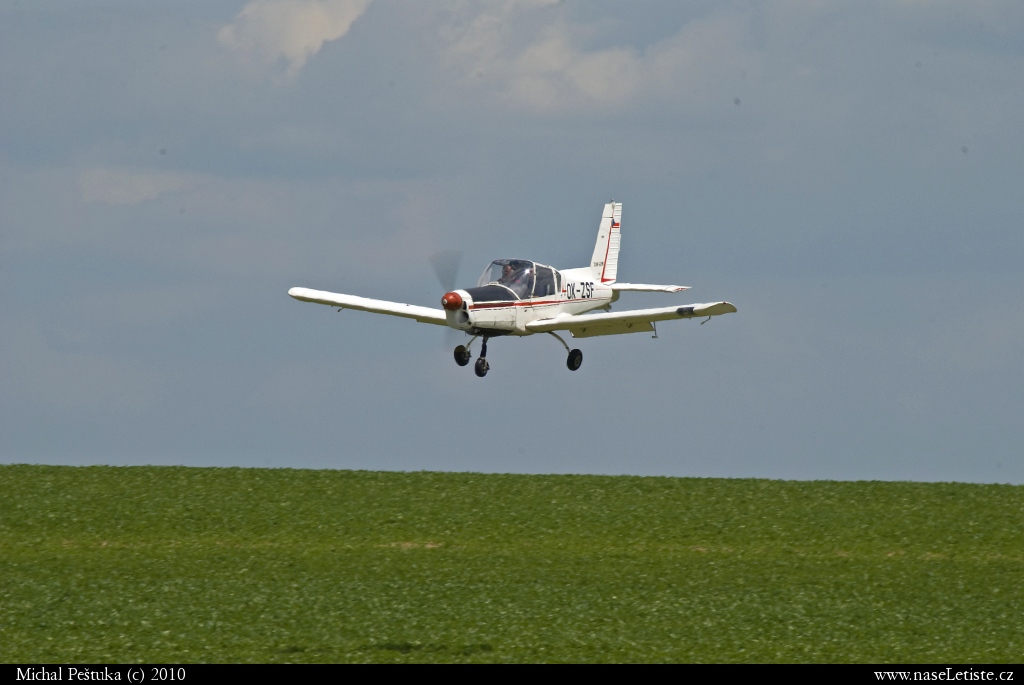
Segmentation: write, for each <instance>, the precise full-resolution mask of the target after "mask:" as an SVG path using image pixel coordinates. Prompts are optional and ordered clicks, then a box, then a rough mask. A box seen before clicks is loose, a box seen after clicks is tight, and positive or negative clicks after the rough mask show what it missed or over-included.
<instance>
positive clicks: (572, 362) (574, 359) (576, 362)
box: [565, 350, 583, 371]
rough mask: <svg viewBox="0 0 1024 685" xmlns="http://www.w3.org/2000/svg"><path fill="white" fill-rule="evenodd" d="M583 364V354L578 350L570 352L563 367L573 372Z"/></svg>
mask: <svg viewBox="0 0 1024 685" xmlns="http://www.w3.org/2000/svg"><path fill="white" fill-rule="evenodd" d="M581 364H583V353H582V352H580V351H579V350H570V352H569V358H568V359H567V360H566V362H565V365H566V366H568V367H569V370H570V371H575V370H576V369H578V368H580V365H581Z"/></svg>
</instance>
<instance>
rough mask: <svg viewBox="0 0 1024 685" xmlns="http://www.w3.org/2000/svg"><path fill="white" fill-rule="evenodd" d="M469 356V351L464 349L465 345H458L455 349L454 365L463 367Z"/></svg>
mask: <svg viewBox="0 0 1024 685" xmlns="http://www.w3.org/2000/svg"><path fill="white" fill-rule="evenodd" d="M471 356H472V355H471V354H470V353H469V350H467V349H466V346H465V345H459V346H458V347H456V348H455V363H456V364H458V365H459V366H465V365H466V364H468V363H469V358H470V357H471Z"/></svg>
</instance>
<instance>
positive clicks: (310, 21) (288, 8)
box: [217, 0, 370, 76]
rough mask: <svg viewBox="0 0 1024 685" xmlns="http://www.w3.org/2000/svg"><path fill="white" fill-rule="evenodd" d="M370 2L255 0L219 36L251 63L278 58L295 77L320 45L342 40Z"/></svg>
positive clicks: (272, 61) (270, 62)
mask: <svg viewBox="0 0 1024 685" xmlns="http://www.w3.org/2000/svg"><path fill="white" fill-rule="evenodd" d="M369 5H370V0H254V1H253V2H250V3H249V4H247V5H246V6H245V7H244V8H243V9H242V11H241V12H239V14H238V16H237V17H235V21H234V22H232V23H231V24H228V25H227V26H225V27H223V28H222V29H221V30H220V31H219V32H218V34H217V39H218V40H219V41H220V43H221V44H222V45H224V46H226V47H227V48H229V49H231V50H234V51H235V52H237V53H239V54H240V55H241V56H242V58H243V59H244V60H246V61H247V62H249V63H250V64H253V65H257V66H263V67H273V66H275V65H277V64H278V63H279V62H281V61H282V60H283V61H284V62H286V63H287V65H288V68H287V74H288V75H289V76H293V75H295V74H296V73H297V72H298V71H299V70H300V69H302V67H303V66H305V64H306V62H307V61H308V60H309V58H310V57H312V56H313V55H315V54H316V53H317V52H319V51H320V48H322V47H323V46H324V43H328V42H330V41H332V40H337V39H338V38H341V37H342V36H344V35H345V34H346V33H348V30H349V29H350V28H351V27H352V24H353V23H354V22H355V21H356V19H358V18H359V17H360V16H362V14H363V13H364V12H365V11H366V8H367V7H368V6H369Z"/></svg>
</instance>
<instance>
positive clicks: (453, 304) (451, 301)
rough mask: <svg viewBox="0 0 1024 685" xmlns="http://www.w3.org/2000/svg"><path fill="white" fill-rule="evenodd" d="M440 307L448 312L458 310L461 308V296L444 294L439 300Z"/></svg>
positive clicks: (453, 293)
mask: <svg viewBox="0 0 1024 685" xmlns="http://www.w3.org/2000/svg"><path fill="white" fill-rule="evenodd" d="M441 306H442V307H444V308H445V309H447V310H448V311H450V312H454V311H456V310H458V308H459V307H461V306H462V295H459V294H458V293H455V292H452V293H445V294H444V297H442V298H441Z"/></svg>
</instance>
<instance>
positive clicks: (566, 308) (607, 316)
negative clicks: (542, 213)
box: [288, 202, 736, 378]
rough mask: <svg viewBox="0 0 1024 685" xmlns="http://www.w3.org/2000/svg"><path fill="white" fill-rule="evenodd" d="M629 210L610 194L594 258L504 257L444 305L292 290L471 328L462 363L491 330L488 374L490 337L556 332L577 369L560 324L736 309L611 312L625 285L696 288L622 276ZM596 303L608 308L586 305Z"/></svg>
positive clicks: (581, 334) (625, 325) (567, 327)
mask: <svg viewBox="0 0 1024 685" xmlns="http://www.w3.org/2000/svg"><path fill="white" fill-rule="evenodd" d="M621 218H622V203H621V202H610V203H608V204H606V205H605V206H604V213H603V214H602V215H601V223H600V225H599V226H598V229H597V245H595V246H594V256H593V257H592V258H591V259H590V266H585V267H582V268H579V269H565V270H563V271H559V270H558V269H554V268H552V267H550V266H545V265H544V264H538V263H537V262H532V261H529V260H527V259H496V260H494V261H493V262H491V264H490V266H488V267H487V269H485V270H484V273H483V275H482V276H480V280H478V281H477V284H476V287H475V288H465V289H459V290H455V289H451V288H449V292H446V293H445V294H444V296H443V297H442V298H441V306H442V307H443V309H431V308H430V307H419V306H417V305H413V304H403V303H401V302H388V301H386V300H371V299H367V298H365V297H357V296H355V295H343V294H340V293H330V292H325V291H322V290H310V289H309V288H292V289H291V290H289V291H288V294H289V295H291V296H292V297H294V298H295V299H296V300H302V301H303V302H315V303H317V304H326V305H330V306H332V307H338V311H341V310H342V309H358V310H361V311H364V312H374V313H377V314H388V315H390V316H400V317H404V318H407V319H415V320H416V321H419V322H420V323H432V324H436V325H438V326H448V327H450V328H454V329H456V330H459V331H464V332H465V333H467V334H469V335H472V336H473V337H472V338H471V339H470V341H469V342H468V343H467V344H465V345H459V346H458V347H456V348H455V363H456V364H458V365H459V366H465V365H466V364H468V363H469V360H470V358H471V357H472V354H471V352H470V346H471V345H472V344H473V342H474V341H475V340H476V339H477V338H483V342H482V343H481V345H480V357H479V358H478V359H477V360H476V365H475V370H476V375H477V376H480V377H481V378H482V377H484V376H486V375H487V370H488V369H489V368H490V363H489V362H488V361H487V341H488V339H490V338H495V337H498V336H502V335H517V336H524V335H533V334H534V333H548V334H550V335H553V336H554V337H555V338H557V339H558V340H559V342H561V343H562V346H563V347H565V350H566V352H568V353H569V358H568V360H567V361H566V366H568V367H569V370H571V371H575V370H576V369H578V368H580V365H581V364H582V363H583V353H582V352H581V351H580V350H575V349H574V350H571V349H569V345H567V344H566V342H565V340H564V339H563V338H562V337H561V336H559V335H558V334H557V333H555V331H569V333H570V334H571V335H572V337H573V338H590V337H593V336H597V335H618V334H620V333H641V332H645V331H647V332H651V331H653V332H654V336H655V337H657V335H658V333H657V329H656V327H655V325H656V322H658V321H666V320H670V319H691V318H694V317H705V316H706V317H708V319H710V318H711V317H712V316H717V315H719V314H729V313H731V312H735V311H736V307H734V306H733V305H732V304H730V303H728V302H705V303H700V304H687V305H681V306H673V307H660V308H656V309H634V310H631V311H624V312H611V311H610V310H611V305H612V303H613V302H615V301H616V300H618V299H619V295H620V294H621V293H623V292H627V291H632V292H659V293H677V292H681V291H683V290H689V288H688V287H687V286H682V285H649V284H645V283H619V282H618V281H617V280H616V276H617V270H618V262H619V240H620V220H621ZM594 310H604V311H601V312H598V313H592V314H587V313H586V312H593V311H594ZM705 322H706V320H705V321H702V322H701V323H705Z"/></svg>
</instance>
